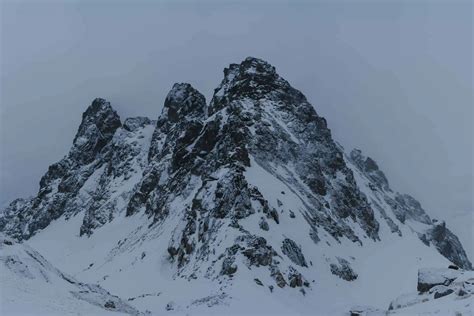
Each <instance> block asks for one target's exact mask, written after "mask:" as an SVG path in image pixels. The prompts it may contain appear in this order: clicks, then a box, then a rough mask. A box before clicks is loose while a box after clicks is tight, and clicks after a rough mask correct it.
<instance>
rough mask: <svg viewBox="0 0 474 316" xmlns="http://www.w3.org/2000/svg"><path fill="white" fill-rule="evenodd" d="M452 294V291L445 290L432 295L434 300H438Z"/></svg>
mask: <svg viewBox="0 0 474 316" xmlns="http://www.w3.org/2000/svg"><path fill="white" fill-rule="evenodd" d="M452 293H454V290H453V289H446V290H445V291H440V292H436V293H435V294H434V299H435V300H436V299H438V298H441V297H444V296H447V295H449V294H452Z"/></svg>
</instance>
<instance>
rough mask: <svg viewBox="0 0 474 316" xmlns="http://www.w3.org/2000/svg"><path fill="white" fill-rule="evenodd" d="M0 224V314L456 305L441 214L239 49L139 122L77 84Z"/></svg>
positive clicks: (456, 279)
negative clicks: (32, 173) (62, 125)
mask: <svg viewBox="0 0 474 316" xmlns="http://www.w3.org/2000/svg"><path fill="white" fill-rule="evenodd" d="M0 232H1V233H2V236H5V237H1V240H0V247H1V249H0V250H1V252H0V260H1V262H0V269H1V270H0V277H1V280H0V290H1V295H0V298H1V306H0V314H1V315H2V316H3V315H8V316H9V315H68V314H74V315H107V314H111V313H114V314H117V313H121V314H124V313H125V314H131V315H137V314H142V315H413V314H414V315H430V314H431V315H456V316H458V315H471V314H472V313H471V310H472V307H473V305H472V303H473V297H474V296H473V293H472V284H473V282H474V280H473V278H474V276H473V274H472V263H471V261H470V260H469V257H468V255H467V254H466V251H465V250H464V247H463V244H462V240H461V241H460V240H459V238H458V237H457V236H456V235H455V234H454V233H453V232H452V231H451V230H450V225H449V223H448V224H446V223H445V222H444V221H442V220H437V219H434V218H431V217H430V216H429V215H428V212H426V211H425V210H424V209H423V207H422V206H421V204H420V203H419V202H418V201H417V200H416V199H415V198H413V197H412V196H410V195H408V194H402V193H398V192H396V191H395V190H394V189H393V188H391V187H390V185H389V182H388V179H387V178H386V176H385V175H384V173H383V171H382V170H381V169H380V168H379V166H378V165H377V163H376V162H375V161H374V160H372V159H371V158H370V157H367V156H364V154H363V153H362V152H361V151H360V150H357V149H354V150H352V151H349V152H346V151H345V150H344V149H343V148H342V147H341V146H340V145H339V144H338V143H337V142H335V141H334V140H333V138H332V135H331V131H330V129H329V128H328V126H327V122H326V120H325V119H324V118H323V117H321V116H319V115H318V114H317V113H316V110H315V109H314V107H313V106H312V105H311V104H310V103H309V102H308V101H307V100H306V98H305V96H304V95H303V94H302V93H301V92H300V91H298V90H296V89H295V88H293V87H292V86H291V85H290V84H289V83H288V82H287V81H286V80H285V79H283V78H282V77H280V76H279V75H278V74H277V72H276V69H275V67H273V66H271V65H270V64H268V63H266V62H265V61H263V60H260V59H256V58H251V57H249V58H247V59H245V60H244V61H242V62H241V63H240V64H231V65H230V66H229V67H228V68H226V69H225V70H224V78H223V80H222V82H221V83H220V84H219V86H218V87H217V88H216V89H215V92H214V96H213V98H212V100H211V101H210V102H209V103H207V102H206V100H205V98H204V96H203V95H202V94H201V93H200V92H199V91H197V90H196V89H194V88H193V87H192V86H191V85H190V84H186V83H178V84H175V85H173V88H172V89H171V91H170V92H169V94H168V96H167V98H166V100H165V103H164V107H163V111H162V113H161V115H160V116H159V117H158V118H157V119H156V120H152V119H149V118H146V117H135V118H127V119H125V120H123V121H122V119H121V118H120V117H119V115H118V113H117V112H116V111H115V110H114V109H113V108H112V105H111V104H110V103H109V102H107V101H106V100H104V99H100V98H98V99H95V100H94V101H93V102H92V104H91V105H90V106H89V107H88V108H87V109H86V111H85V112H84V114H83V116H82V122H81V124H80V126H79V129H78V132H77V134H76V137H75V138H74V140H73V145H72V147H71V150H70V151H69V153H68V154H67V155H66V156H65V157H64V158H63V159H61V160H60V161H58V162H56V163H54V164H52V165H51V166H50V167H49V168H48V171H47V172H46V174H45V175H44V176H43V177H42V178H41V180H40V188H39V191H38V194H37V195H36V196H33V197H31V198H26V199H17V200H14V201H13V202H11V203H10V204H9V205H8V207H7V208H5V209H3V210H0ZM463 238H465V237H463ZM450 266H451V268H448V267H450Z"/></svg>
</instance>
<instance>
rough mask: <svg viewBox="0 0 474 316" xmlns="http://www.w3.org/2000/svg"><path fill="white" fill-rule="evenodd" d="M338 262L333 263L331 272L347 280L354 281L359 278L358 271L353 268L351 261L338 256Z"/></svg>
mask: <svg viewBox="0 0 474 316" xmlns="http://www.w3.org/2000/svg"><path fill="white" fill-rule="evenodd" d="M337 261H338V263H337V264H336V263H331V265H330V267H331V273H332V274H334V275H337V276H338V277H340V278H341V279H343V280H346V281H354V280H355V279H357V277H358V275H357V273H355V272H354V270H352V268H351V265H350V264H349V261H347V260H346V259H343V258H339V257H338V258H337Z"/></svg>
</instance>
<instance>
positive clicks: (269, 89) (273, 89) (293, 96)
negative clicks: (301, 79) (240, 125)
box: [208, 57, 307, 115]
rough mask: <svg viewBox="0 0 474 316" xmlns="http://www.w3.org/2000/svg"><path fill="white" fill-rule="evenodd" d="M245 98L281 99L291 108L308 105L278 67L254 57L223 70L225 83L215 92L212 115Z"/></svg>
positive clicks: (211, 105) (210, 110)
mask: <svg viewBox="0 0 474 316" xmlns="http://www.w3.org/2000/svg"><path fill="white" fill-rule="evenodd" d="M244 98H251V99H254V100H261V99H267V100H268V99H279V100H280V101H281V102H284V103H291V104H300V103H303V102H306V98H305V97H304V95H303V94H302V93H301V92H299V91H298V90H296V89H294V88H293V87H291V86H290V84H289V83H288V82H287V81H286V80H285V79H283V78H282V77H280V76H279V75H278V74H277V72H276V69H275V67H273V66H272V65H270V64H269V63H267V62H266V61H263V60H261V59H257V58H253V57H247V58H246V59H245V60H244V61H242V62H241V63H240V64H231V65H230V66H229V67H228V68H225V69H224V79H223V80H222V82H221V84H220V85H219V87H217V88H216V89H215V90H214V96H213V98H212V100H211V104H210V106H209V111H208V112H209V115H212V114H213V113H215V112H217V111H219V110H220V109H222V108H224V107H225V106H226V104H229V103H231V102H232V101H234V100H238V99H244ZM306 103H307V102H306Z"/></svg>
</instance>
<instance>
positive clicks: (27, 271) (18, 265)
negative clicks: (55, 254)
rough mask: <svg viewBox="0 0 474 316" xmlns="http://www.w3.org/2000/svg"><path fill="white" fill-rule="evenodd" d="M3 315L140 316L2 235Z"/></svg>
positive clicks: (0, 306) (0, 311)
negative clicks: (126, 315)
mask: <svg viewBox="0 0 474 316" xmlns="http://www.w3.org/2000/svg"><path fill="white" fill-rule="evenodd" d="M0 284H1V287H0V289H1V292H0V314H1V315H5V316H7V315H32V316H33V315H58V316H60V315H125V314H128V315H139V314H140V313H139V311H138V310H137V309H135V308H133V307H132V306H130V305H129V304H127V303H126V302H124V301H122V300H121V299H120V298H118V297H117V296H113V295H111V294H110V293H109V292H107V291H105V290H104V289H103V288H101V287H100V286H97V285H94V284H86V283H82V282H79V281H77V280H76V279H75V278H74V277H72V276H69V275H67V274H65V273H63V272H61V271H60V270H58V269H57V268H56V267H54V266H53V265H52V264H51V263H49V262H48V261H47V260H46V259H45V258H43V256H41V255H40V254H39V253H38V252H37V251H35V250H34V249H33V248H31V247H30V246H28V245H24V244H17V243H15V242H14V241H12V240H11V239H9V238H5V237H4V236H3V235H0Z"/></svg>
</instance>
